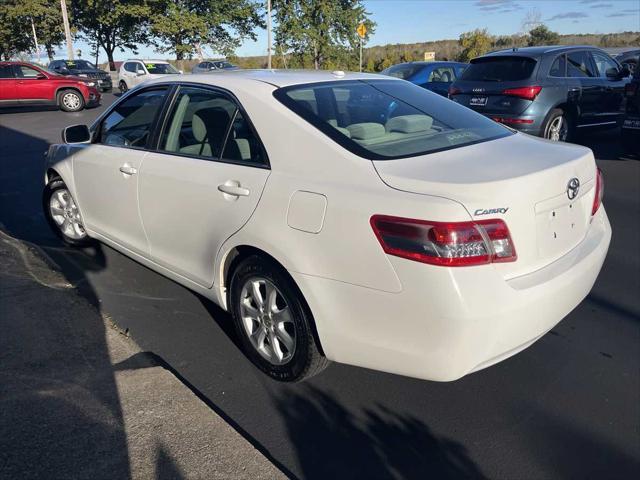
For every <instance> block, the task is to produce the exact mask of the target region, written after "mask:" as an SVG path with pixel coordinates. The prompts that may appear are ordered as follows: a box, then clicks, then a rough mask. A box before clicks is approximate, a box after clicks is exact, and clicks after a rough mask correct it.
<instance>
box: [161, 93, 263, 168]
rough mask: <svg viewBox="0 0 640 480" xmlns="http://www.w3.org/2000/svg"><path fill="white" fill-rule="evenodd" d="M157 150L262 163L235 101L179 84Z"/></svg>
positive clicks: (258, 150) (253, 136) (222, 94)
mask: <svg viewBox="0 0 640 480" xmlns="http://www.w3.org/2000/svg"><path fill="white" fill-rule="evenodd" d="M160 150H163V151H166V152H172V153H178V154H182V155H188V156H197V157H202V158H205V159H214V160H218V159H223V160H230V161H233V162H244V163H253V164H264V163H266V162H265V156H264V154H263V150H262V148H261V144H260V143H259V142H258V140H257V138H256V136H255V135H254V133H253V130H252V129H251V127H250V125H249V124H248V122H247V121H246V120H245V118H244V116H243V115H242V112H241V111H240V110H239V109H238V107H237V105H236V103H235V102H234V101H233V100H232V99H231V98H229V97H228V96H227V95H225V94H224V93H222V92H217V91H213V90H208V89H202V88H195V87H181V88H180V91H179V93H178V95H177V96H176V99H175V101H174V106H173V110H172V112H171V115H170V117H169V121H168V122H167V127H166V128H165V131H164V133H163V134H162V140H161V142H160Z"/></svg>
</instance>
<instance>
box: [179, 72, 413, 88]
mask: <svg viewBox="0 0 640 480" xmlns="http://www.w3.org/2000/svg"><path fill="white" fill-rule="evenodd" d="M222 79H233V81H234V82H236V81H243V82H263V83H268V84H270V85H273V86H275V87H288V86H290V85H302V84H307V83H320V82H332V81H340V80H373V79H378V80H392V81H396V80H397V81H401V80H399V79H395V78H393V77H388V76H386V75H378V74H374V73H357V72H341V71H333V72H331V71H328V70H268V69H263V70H259V69H255V70H229V71H226V72H212V73H204V74H193V75H189V76H188V77H183V76H180V77H175V78H174V79H173V80H180V81H182V82H196V83H204V84H212V85H217V84H219V83H220V80H222Z"/></svg>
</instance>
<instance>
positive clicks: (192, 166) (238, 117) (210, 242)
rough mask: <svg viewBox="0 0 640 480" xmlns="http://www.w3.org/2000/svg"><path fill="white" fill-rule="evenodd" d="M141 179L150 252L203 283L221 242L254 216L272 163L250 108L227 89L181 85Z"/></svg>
mask: <svg viewBox="0 0 640 480" xmlns="http://www.w3.org/2000/svg"><path fill="white" fill-rule="evenodd" d="M172 103H173V106H172V108H171V112H170V114H169V115H168V117H167V121H166V122H165V128H164V131H163V132H162V134H161V135H160V138H159V141H158V148H157V151H155V152H150V153H149V154H148V156H147V157H146V158H145V160H144V164H143V166H142V171H141V173H140V179H139V182H140V184H139V198H140V214H141V216H142V221H143V224H144V228H145V231H146V233H147V238H148V239H149V251H150V255H151V259H152V260H153V261H155V262H156V263H158V264H159V265H162V266H164V267H166V268H168V269H170V270H171V271H173V272H175V273H177V274H179V275H182V276H183V277H185V278H188V279H190V280H192V281H193V282H196V283H198V284H200V285H202V286H206V287H210V286H211V285H212V284H213V281H214V275H213V268H214V263H215V258H216V255H217V253H218V251H219V250H220V248H221V247H222V244H223V243H224V242H225V240H227V239H228V238H229V237H230V236H231V235H233V234H234V233H235V232H237V231H238V230H239V229H240V228H242V226H243V225H244V224H245V223H246V222H247V221H248V220H249V218H250V217H251V214H252V213H253V211H254V210H255V208H256V206H257V204H258V201H259V199H260V196H261V194H262V190H263V188H264V185H265V183H266V180H267V177H268V176H269V173H270V170H269V167H268V161H267V158H266V153H265V151H264V148H263V147H262V144H261V143H260V141H259V139H258V137H257V135H256V133H255V131H254V129H253V127H252V126H251V125H250V123H249V121H248V118H247V116H246V113H245V112H244V111H243V110H242V109H241V108H239V105H238V104H237V102H236V101H235V100H234V99H233V98H232V97H231V96H229V95H228V94H227V93H225V92H222V91H219V90H215V89H209V88H204V87H202V88H201V87H192V86H181V87H180V89H179V91H178V92H177V94H176V96H175V98H174V100H173V102H172Z"/></svg>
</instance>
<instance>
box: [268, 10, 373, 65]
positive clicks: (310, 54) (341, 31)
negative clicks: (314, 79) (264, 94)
mask: <svg viewBox="0 0 640 480" xmlns="http://www.w3.org/2000/svg"><path fill="white" fill-rule="evenodd" d="M273 8H274V11H275V20H276V24H277V26H276V28H275V31H274V33H275V46H276V52H290V53H291V55H290V58H289V61H288V63H289V66H290V67H296V68H305V67H306V68H309V67H313V68H316V69H318V68H329V69H334V68H341V69H351V70H355V69H357V68H358V63H359V53H358V52H359V46H360V37H358V34H357V33H356V28H357V27H358V25H359V24H360V23H364V24H365V26H366V27H367V34H366V36H365V39H364V40H363V42H366V41H367V40H368V38H369V36H370V35H371V34H372V33H373V31H374V29H375V23H374V22H373V21H372V20H370V19H369V18H368V17H369V12H367V11H366V10H365V7H364V5H363V3H362V0H274V2H273Z"/></svg>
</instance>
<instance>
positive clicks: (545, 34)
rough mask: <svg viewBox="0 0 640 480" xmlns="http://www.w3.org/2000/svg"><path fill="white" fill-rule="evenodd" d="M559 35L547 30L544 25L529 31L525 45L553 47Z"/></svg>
mask: <svg viewBox="0 0 640 480" xmlns="http://www.w3.org/2000/svg"><path fill="white" fill-rule="evenodd" d="M559 39H560V35H558V34H557V33H556V32H553V31H551V30H549V29H548V28H547V26H546V25H539V26H537V27H536V28H534V29H533V30H531V31H529V40H528V42H527V45H528V46H530V47H534V46H536V45H555V44H557V43H558V41H559Z"/></svg>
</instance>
